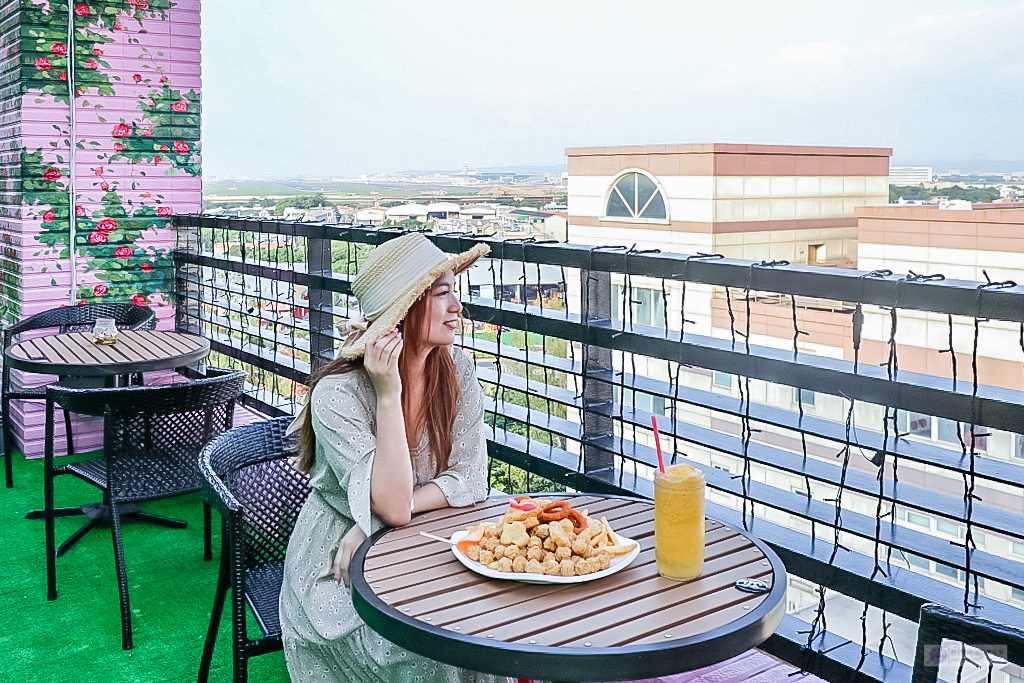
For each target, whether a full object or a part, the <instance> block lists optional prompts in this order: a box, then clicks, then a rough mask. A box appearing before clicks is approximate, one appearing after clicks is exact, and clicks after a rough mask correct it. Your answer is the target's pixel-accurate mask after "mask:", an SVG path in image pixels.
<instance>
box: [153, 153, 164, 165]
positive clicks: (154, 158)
mask: <svg viewBox="0 0 1024 683" xmlns="http://www.w3.org/2000/svg"><path fill="white" fill-rule="evenodd" d="M161 161H163V159H161V158H160V155H159V154H157V155H156V156H155V157H153V163H154V164H159V163H160V162H161Z"/></svg>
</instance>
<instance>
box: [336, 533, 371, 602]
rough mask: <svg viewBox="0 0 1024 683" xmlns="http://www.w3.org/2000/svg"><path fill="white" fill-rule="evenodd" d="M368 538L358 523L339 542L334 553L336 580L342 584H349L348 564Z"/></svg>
mask: <svg viewBox="0 0 1024 683" xmlns="http://www.w3.org/2000/svg"><path fill="white" fill-rule="evenodd" d="M365 540H366V534H364V533H363V530H362V529H360V528H359V525H358V524H356V525H355V526H353V527H352V528H351V529H349V531H348V533H347V534H345V535H344V536H342V538H341V543H339V544H338V552H336V553H335V554H334V565H333V568H334V580H335V581H337V582H338V585H339V586H340V585H341V583H342V582H344V583H345V586H346V587H347V586H348V566H349V564H351V562H352V555H353V554H355V552H356V549H357V548H358V547H359V544H360V543H362V542H363V541H365Z"/></svg>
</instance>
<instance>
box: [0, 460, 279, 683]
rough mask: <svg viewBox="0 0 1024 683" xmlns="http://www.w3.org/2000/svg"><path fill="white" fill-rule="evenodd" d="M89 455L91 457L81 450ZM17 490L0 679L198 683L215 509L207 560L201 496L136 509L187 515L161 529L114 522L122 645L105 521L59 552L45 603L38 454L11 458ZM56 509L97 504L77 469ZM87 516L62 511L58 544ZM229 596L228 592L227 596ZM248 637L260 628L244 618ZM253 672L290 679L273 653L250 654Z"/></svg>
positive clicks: (10, 498)
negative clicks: (126, 627)
mask: <svg viewBox="0 0 1024 683" xmlns="http://www.w3.org/2000/svg"><path fill="white" fill-rule="evenodd" d="M87 457H88V456H87ZM14 475H15V476H14V486H15V487H14V488H13V489H6V488H0V501H2V503H0V509H2V510H3V513H2V514H3V516H4V520H3V524H2V525H0V539H2V540H0V547H2V548H3V549H4V557H3V562H4V571H3V572H2V573H0V614H2V615H3V618H2V623H3V627H2V628H0V652H3V653H4V656H3V663H2V665H0V666H2V669H3V673H2V674H0V679H2V680H5V681H19V682H21V681H25V682H33V683H34V682H39V683H43V682H45V681H60V682H62V683H78V682H81V683H86V682H88V683H95V682H96V681H140V682H143V681H144V682H146V683H153V682H157V681H175V682H177V681H181V682H185V681H189V682H192V681H195V680H196V676H197V673H198V671H199V658H200V656H201V654H202V650H203V642H204V639H205V636H206V628H207V625H208V624H209V619H210V610H211V608H212V605H213V594H214V589H215V588H216V583H217V569H218V558H219V553H220V534H219V527H220V521H219V519H218V515H217V513H216V512H214V513H213V527H214V536H213V556H214V559H213V561H211V562H204V561H203V510H202V499H201V497H200V496H199V494H194V495H189V496H184V497H181V498H175V499H171V500H164V501H157V502H153V503H147V504H145V505H144V506H143V509H145V510H148V511H150V512H154V513H157V514H163V515H168V516H171V517H176V518H178V519H184V520H186V521H187V522H188V528H187V529H167V528H164V527H159V526H154V525H152V524H145V523H139V522H133V521H127V522H126V523H125V524H123V525H122V533H123V538H124V551H125V562H126V564H127V568H128V584H129V596H130V599H131V608H132V630H133V634H134V639H135V643H134V645H135V647H134V649H132V650H127V651H125V650H122V649H121V616H120V614H121V613H120V607H119V604H118V594H117V577H116V574H115V570H114V551H113V542H112V540H111V533H110V529H109V527H101V528H97V529H94V530H93V531H91V532H89V534H87V535H86V537H85V538H84V539H82V540H81V541H79V543H78V545H76V546H75V547H74V548H72V549H71V550H70V551H69V552H68V553H67V554H65V555H64V556H63V557H60V558H58V559H57V592H58V597H57V599H56V600H54V601H52V602H50V601H48V600H47V599H46V563H45V538H44V528H43V524H44V523H43V521H42V520H26V519H25V513H26V512H27V511H28V510H30V509H35V508H42V507H43V463H42V460H25V459H24V458H23V457H22V456H21V454H20V453H16V454H15V458H14ZM54 490H55V498H56V505H57V506H58V507H60V506H66V505H80V504H84V503H93V502H99V501H100V499H101V495H100V492H99V490H98V489H95V488H93V487H91V486H89V485H88V484H85V483H84V482H82V481H80V480H79V479H77V478H76V477H73V476H61V477H57V479H56V481H55V484H54ZM84 519H85V518H84V517H80V516H75V517H68V518H63V519H58V520H57V522H56V525H57V526H56V528H57V543H58V544H59V543H60V542H61V541H63V540H64V539H65V538H67V537H68V536H69V535H70V534H71V533H72V532H74V531H75V530H76V529H77V528H78V527H79V526H80V525H81V524H82V522H83V520H84ZM229 600H230V596H229ZM249 624H250V633H251V634H252V635H253V636H255V635H257V634H258V628H257V627H256V625H255V622H254V620H253V619H252V618H250V619H249ZM230 626H231V611H230V602H229V603H228V605H227V609H226V610H225V613H224V615H223V617H222V619H221V626H220V631H219V633H218V637H217V646H216V649H215V650H214V656H213V666H212V668H211V671H210V681H211V682H214V683H215V682H219V681H230V680H231V676H232V666H231V634H230ZM249 680H250V681H252V682H253V683H259V682H261V681H287V680H288V673H287V670H286V669H285V664H284V656H283V655H282V654H281V653H280V652H273V653H270V654H266V655H261V656H259V657H255V658H253V659H250V660H249Z"/></svg>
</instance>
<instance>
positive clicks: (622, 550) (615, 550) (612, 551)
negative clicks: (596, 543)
mask: <svg viewBox="0 0 1024 683" xmlns="http://www.w3.org/2000/svg"><path fill="white" fill-rule="evenodd" d="M635 547H636V544H635V543H634V544H633V545H610V546H607V547H604V548H601V550H603V551H605V552H606V553H608V554H609V555H612V556H614V555H625V554H626V553H628V552H629V551H630V550H632V549H633V548H635Z"/></svg>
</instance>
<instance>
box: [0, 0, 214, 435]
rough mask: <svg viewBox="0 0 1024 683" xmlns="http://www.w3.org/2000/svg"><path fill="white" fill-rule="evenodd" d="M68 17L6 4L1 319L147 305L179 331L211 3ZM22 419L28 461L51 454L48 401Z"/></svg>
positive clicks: (57, 6)
mask: <svg viewBox="0 0 1024 683" xmlns="http://www.w3.org/2000/svg"><path fill="white" fill-rule="evenodd" d="M68 8H69V5H68V4H67V3H66V2H59V1H55V2H42V1H40V0H8V1H7V2H3V3H2V5H0V51H2V52H3V54H4V55H5V59H4V66H3V68H2V69H0V115H2V117H3V118H2V119H0V178H2V181H3V189H4V192H3V196H2V198H0V239H2V240H3V246H4V251H3V257H2V260H0V269H2V275H3V292H2V295H0V309H2V313H3V318H4V320H8V321H11V320H17V319H21V318H24V317H27V316H29V315H32V314H34V313H37V312H39V311H42V310H45V309H48V308H53V307H55V306H61V305H88V304H89V303H91V302H97V301H118V302H134V303H137V304H145V305H149V306H151V307H153V308H154V309H155V310H156V312H157V316H158V319H159V321H160V322H159V327H160V328H161V329H171V328H172V327H173V312H174V311H173V303H172V302H171V300H170V293H171V292H172V291H173V264H172V261H171V249H172V247H173V245H174V236H173V231H172V229H171V228H170V225H169V224H170V219H169V216H170V215H171V214H172V213H190V212H196V211H198V210H199V209H200V207H201V201H202V195H201V191H202V181H201V177H200V165H201V158H200V139H199V137H200V136H199V130H200V129H199V121H200V101H199V92H200V85H201V83H200V30H199V16H200V13H199V10H200V2H199V0H177V1H174V2H170V1H169V0H106V1H99V0H97V1H90V0H79V1H77V2H72V3H71V4H70V8H71V11H72V13H73V17H74V29H73V31H71V30H69V26H68V24H69V22H68ZM72 85H73V88H74V91H73V94H72V92H71V86H72ZM72 103H73V107H74V109H73V117H72V109H71V107H72ZM72 146H73V147H72ZM72 157H73V158H72ZM72 181H73V184H74V188H73V193H74V200H73V201H72V200H71V194H72V188H71V182H72ZM72 213H73V214H74V215H73V216H72ZM72 222H73V223H74V230H75V239H74V244H71V243H70V242H71V240H70V235H71V229H72ZM72 269H73V270H74V272H75V276H74V279H73V278H72V275H71V273H72ZM24 381H25V382H27V383H32V384H35V383H39V381H40V378H38V377H37V376H32V375H29V376H26V377H25V378H24ZM12 417H13V419H14V422H15V424H16V425H18V427H17V428H16V438H17V439H18V441H19V443H20V444H22V445H23V446H24V450H25V452H26V453H27V454H28V455H35V454H39V453H41V451H42V432H43V421H42V405H41V403H40V402H37V401H35V402H17V403H16V404H15V407H14V408H13V409H12ZM57 433H58V434H59V435H60V437H59V438H60V440H61V442H62V441H63V430H62V429H60V428H58V429H57ZM100 441H101V434H100V432H99V429H98V425H97V424H95V423H92V424H91V423H88V422H82V423H80V424H79V426H78V427H77V428H76V430H75V445H76V448H77V449H78V450H80V451H81V450H89V449H92V448H95V447H98V446H99V445H100ZM63 447H64V446H63V443H60V444H58V452H62V450H63Z"/></svg>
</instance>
